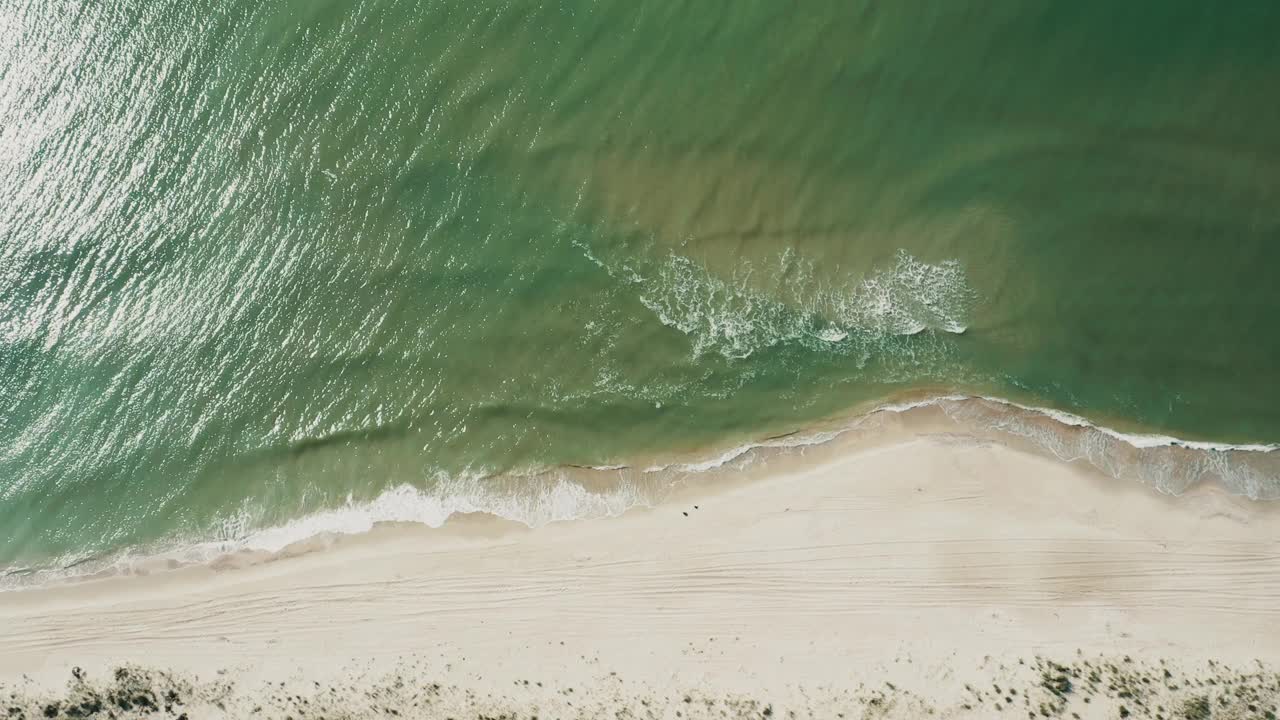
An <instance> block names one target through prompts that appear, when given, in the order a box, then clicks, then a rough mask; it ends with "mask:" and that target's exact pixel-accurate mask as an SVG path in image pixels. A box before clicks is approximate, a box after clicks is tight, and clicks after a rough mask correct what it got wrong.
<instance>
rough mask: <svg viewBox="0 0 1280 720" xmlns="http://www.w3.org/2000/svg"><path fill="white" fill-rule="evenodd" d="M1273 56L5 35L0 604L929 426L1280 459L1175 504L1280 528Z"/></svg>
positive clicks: (299, 25) (759, 17) (72, 3)
mask: <svg viewBox="0 0 1280 720" xmlns="http://www.w3.org/2000/svg"><path fill="white" fill-rule="evenodd" d="M1277 38H1280V5H1276V4H1275V3H1267V2H1237V3H1227V4H1220V5H1213V4H1206V3H1200V2H1190V1H1189V0H1160V1H1159V2H1155V1H1146V0H1142V1H1138V2H1130V3H1115V2H1110V1H1107V2H1103V1H1101V0H1075V1H1073V2H1061V1H1057V0H1055V1H1049V0H989V1H987V2H981V3H977V2H963V3H937V2H924V1H923V0H903V1H901V2H894V3H882V2H870V1H863V0H852V1H846V2H822V1H817V0H815V1H814V2H809V3H805V4H799V5H797V4H793V3H782V2H763V1H762V2H750V1H749V2H741V1H740V2H710V1H699V2H674V1H670V0H668V1H667V2H651V1H649V0H628V1H627V2H613V1H611V0H595V1H590V2H588V1H587V0H559V1H558V2H506V3H497V2H454V1H451V0H352V1H350V2H333V1H329V0H219V1H218V2H209V1H207V0H182V1H178V0H145V1H143V0H106V1H104V2H85V1H84V0H0V567H6V566H7V567H10V568H31V567H41V566H53V565H59V564H61V565H66V564H70V563H73V562H78V561H80V560H82V559H84V558H91V557H104V556H107V555H110V554H111V553H113V552H118V551H120V550H122V549H125V548H146V547H158V546H160V545H163V544H164V543H179V542H186V543H193V542H197V541H202V540H204V541H215V542H221V543H224V544H226V545H227V546H231V545H234V544H235V543H236V542H238V541H241V540H243V539H245V538H247V537H251V536H254V534H255V533H260V532H261V531H263V530H264V529H265V528H272V527H278V526H281V525H286V524H288V523H289V522H290V521H296V519H297V518H302V517H313V518H314V517H320V518H321V519H322V520H321V521H319V524H318V525H316V527H321V528H323V527H332V526H333V523H330V524H329V525H326V524H325V521H323V518H330V519H334V518H341V517H342V516H343V515H342V513H344V512H348V511H350V509H351V508H353V507H361V508H364V510H363V511H362V512H364V517H365V518H366V519H368V518H369V517H373V518H374V519H379V518H382V519H396V518H400V519H403V518H408V517H413V518H417V517H419V515H415V513H419V512H420V510H421V508H422V507H423V506H424V503H425V504H427V505H429V506H430V507H431V508H432V510H431V512H447V510H448V509H449V508H450V507H457V506H465V507H472V506H475V507H484V508H491V507H492V503H493V497H494V496H495V495H496V494H498V493H500V492H501V493H507V494H511V493H513V492H516V491H517V490H518V485H519V483H518V482H513V481H512V480H511V478H513V477H516V478H518V477H520V476H521V475H522V474H531V473H536V472H538V471H539V470H540V469H546V468H554V467H556V466H560V465H566V464H572V465H612V464H620V463H626V462H629V461H631V460H633V459H636V458H654V457H657V458H661V457H668V456H670V457H677V456H678V457H685V456H692V455H697V454H698V453H704V452H705V453H713V451H714V450H716V449H720V448H725V447H731V446H733V445H734V444H736V443H741V442H743V441H744V440H747V439H750V438H758V437H762V436H765V435H769V434H773V433H779V432H789V431H791V430H794V429H796V428H798V427H804V426H805V425H806V424H808V423H812V422H815V421H817V420H819V419H822V418H827V417H831V416H836V415H839V414H841V413H844V412H849V411H850V409H852V408H856V407H861V406H865V405H867V404H869V403H874V402H876V401H879V400H884V399H887V398H892V397H896V396H898V395H900V394H902V393H907V392H911V391H913V390H916V391H921V389H928V390H930V391H936V392H939V393H973V394H981V395H986V396H991V397H999V398H1009V399H1012V400H1015V401H1017V402H1019V403H1023V404H1025V405H1029V406H1042V407H1046V408H1053V409H1057V410H1062V411H1067V412H1070V413H1074V414H1076V415H1079V416H1082V417H1084V418H1088V419H1090V420H1091V421H1094V422H1096V423H1098V424H1101V425H1105V426H1107V427H1111V428H1117V429H1119V430H1122V431H1126V432H1135V433H1136V432H1142V433H1155V434H1161V435H1168V436H1174V437H1178V438H1184V439H1188V440H1196V441H1203V442H1206V443H1209V442H1212V443H1233V444H1249V445H1256V446H1261V447H1257V448H1253V449H1251V450H1224V449H1212V448H1209V446H1208V445H1205V446H1197V448H1198V449H1193V450H1192V451H1189V453H1190V454H1185V453H1184V455H1185V456H1179V458H1177V459H1176V460H1177V461H1178V462H1180V463H1182V465H1181V466H1180V467H1179V468H1178V469H1176V470H1170V471H1169V472H1171V473H1174V474H1177V475H1179V477H1184V478H1185V477H1191V479H1192V480H1195V479H1196V478H1197V477H1199V476H1198V475H1197V473H1201V474H1203V473H1208V471H1209V470H1212V471H1213V477H1214V478H1215V479H1217V480H1219V481H1224V482H1226V483H1227V484H1228V485H1229V486H1230V485H1232V483H1233V481H1234V480H1233V479H1239V478H1245V479H1246V480H1247V482H1246V480H1241V481H1240V482H1241V483H1243V484H1240V485H1239V486H1234V487H1233V489H1235V490H1237V491H1242V492H1248V493H1249V494H1252V495H1256V496H1265V497H1271V496H1275V495H1277V494H1280V474H1278V472H1277V470H1278V468H1280V465H1277V464H1276V463H1275V462H1274V461H1270V460H1267V461H1261V460H1258V458H1259V457H1263V456H1269V455H1271V454H1270V453H1267V452H1265V450H1266V448H1267V447H1269V446H1271V445H1273V444H1274V443H1276V442H1277V441H1280V410H1277V408H1278V407H1280V322H1278V321H1277V317H1280V278H1278V277H1277V272H1278V269H1280V94H1278V93H1280V91H1278V90H1277V88H1280V42H1277ZM1108 437H1110V436H1108ZM1139 444H1141V442H1140V443H1139ZM1106 462H1107V461H1106V460H1105V458H1104V460H1103V461H1102V464H1106ZM1095 464H1096V463H1095ZM1160 471H1161V472H1164V470H1160ZM1117 474H1120V473H1117ZM494 478H501V480H494ZM1152 482H1153V483H1154V484H1156V485H1158V486H1159V485H1161V483H1162V481H1161V480H1160V478H1159V477H1155V479H1154V480H1152ZM486 483H489V484H486ZM1245 485H1247V486H1248V488H1245V487H1244V486H1245ZM513 488H516V489H515V490H513ZM517 495H518V492H517ZM576 497H578V496H577V495H574V494H573V493H572V492H570V493H569V494H568V495H567V496H565V497H560V498H559V499H553V501H548V502H553V503H560V504H561V505H557V507H561V506H563V505H564V504H565V503H568V504H572V502H573V501H574V498H576ZM442 498H445V499H446V500H448V502H452V503H453V505H452V506H450V505H448V502H446V500H442ZM460 498H461V500H460ZM467 498H471V500H468V499H467ZM486 498H487V499H486ZM579 499H581V498H579ZM473 501H474V502H473ZM467 502H472V505H467ZM511 502H512V504H510V505H509V507H510V508H514V509H515V510H520V509H521V508H524V509H525V510H528V509H529V508H532V507H534V506H535V505H536V503H535V502H534V501H533V500H529V499H517V500H513V501H511ZM538 502H542V501H538ZM432 503H434V504H432ZM459 503H461V505H459ZM486 503H489V504H486ZM409 507H413V508H418V510H409V509H406V508H409ZM537 507H542V508H544V509H545V507H547V506H545V505H538V506H537ZM370 508H372V509H370ZM535 509H536V508H535ZM423 512H425V511H423ZM556 512H561V511H560V510H557V511H556ZM566 512H567V511H566ZM428 514H430V513H428ZM516 514H519V513H518V512H517V513H516ZM334 522H336V523H338V525H339V526H340V525H341V521H340V519H339V520H334Z"/></svg>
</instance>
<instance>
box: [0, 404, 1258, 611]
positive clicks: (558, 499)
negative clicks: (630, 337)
mask: <svg viewBox="0 0 1280 720" xmlns="http://www.w3.org/2000/svg"><path fill="white" fill-rule="evenodd" d="M982 403H986V404H987V405H988V406H987V407H986V408H984V407H983V406H982V405H981V404H982ZM991 405H994V406H997V407H1002V408H1005V409H1014V410H1017V411H1019V412H1021V413H1025V414H1026V415H1029V416H1031V419H1032V420H1034V418H1035V417H1040V418H1044V419H1046V420H1048V421H1051V422H1052V423H1056V424H1057V425H1060V426H1067V427H1073V428H1079V429H1081V430H1083V431H1084V433H1083V435H1081V436H1069V435H1065V434H1063V433H1061V432H1060V431H1055V430H1054V429H1053V428H1047V429H1046V428H1043V427H1042V426H1039V425H1036V424H1035V423H1034V422H1032V423H1028V422H1027V421H1026V420H1027V418H1026V417H1025V416H1023V417H1021V418H1020V417H1019V416H1018V415H1016V414H1013V413H1008V412H1005V413H999V414H997V413H993V412H991V409H990V406H991ZM928 407H939V408H940V409H941V410H942V411H943V412H944V414H945V415H946V416H947V417H950V418H952V419H953V420H955V421H957V422H960V423H970V424H972V423H973V422H975V421H977V422H980V423H981V426H980V428H979V429H986V430H989V431H993V432H1003V433H1009V434H1013V435H1017V436H1019V437H1023V438H1027V439H1030V440H1032V441H1033V442H1035V443H1036V444H1038V445H1039V446H1040V447H1042V448H1044V449H1046V450H1048V451H1050V452H1051V453H1053V454H1054V455H1055V456H1056V457H1058V458H1059V459H1061V460H1063V461H1074V460H1085V461H1087V462H1089V463H1090V464H1092V465H1094V466H1095V467H1097V468H1098V469H1099V470H1101V471H1103V472H1104V473H1106V474H1108V475H1110V476H1111V477H1115V478H1118V479H1129V480H1137V481H1139V482H1143V483H1144V484H1147V485H1150V486H1152V487H1155V488H1157V489H1159V490H1161V491H1164V492H1169V493H1172V494H1177V493H1179V492H1181V491H1183V490H1185V489H1186V488H1187V487H1189V486H1190V485H1192V484H1194V483H1196V482H1199V481H1201V480H1203V479H1207V478H1217V479H1218V480H1219V481H1220V482H1222V483H1223V484H1224V485H1225V486H1226V487H1227V489H1228V490H1229V491H1231V492H1234V493H1237V494H1241V495H1245V496H1247V497H1250V498H1254V499H1280V477H1278V476H1277V475H1276V474H1275V473H1274V472H1271V471H1270V470H1269V469H1265V468H1258V467H1254V466H1251V465H1249V464H1247V463H1242V462H1239V461H1238V460H1237V459H1238V458H1239V457H1240V455H1239V454H1240V453H1244V454H1246V456H1249V455H1252V456H1258V457H1266V456H1269V454H1270V453H1274V452H1275V451H1277V450H1280V445H1276V444H1269V445H1268V444H1258V443H1244V444H1235V443H1214V442H1205V441H1192V440H1183V439H1180V438H1176V437H1172V436H1168V435H1159V434H1145V433H1126V432H1121V431H1118V430H1115V429H1112V428H1107V427H1104V426H1100V425H1097V424H1094V423H1092V422H1090V421H1089V420H1087V419H1085V418H1083V417H1081V416H1079V415H1075V414H1073V413H1069V412H1065V411H1062V410H1056V409H1053V408H1043V407H1035V406H1029V405H1024V404H1021V403H1017V402H1014V401H1011V400H1005V399H1002V398H995V397H990V396H980V395H962V394H948V395H937V396H932V397H927V398H921V399H917V400H911V401H904V402H894V403H884V404H881V405H878V406H876V407H875V408H874V409H872V410H871V411H870V412H868V413H866V414H864V415H860V416H858V417H856V418H854V419H853V420H851V421H850V422H848V423H846V424H845V425H843V426H841V427H838V428H835V429H830V430H821V431H812V432H808V433H795V434H789V435H786V436H779V437H774V438H767V439H764V440H759V441H754V442H749V443H744V444H742V445H737V446H734V447H731V448H728V449H726V450H724V451H721V452H719V453H716V454H714V455H711V456H709V457H707V458H706V459H703V460H694V461H688V462H680V463H670V464H663V465H655V466H651V467H647V468H644V469H643V470H642V471H641V475H651V474H653V473H659V472H673V471H674V472H678V473H689V474H697V473H704V472H709V471H713V470H716V469H719V468H723V467H726V466H729V465H730V464H732V463H735V462H741V461H744V460H748V461H749V460H750V458H751V457H752V456H751V453H752V452H753V451H755V450H759V449H769V448H798V447H805V446H812V445H821V444H823V443H827V442H830V441H831V440H833V439H835V438H837V437H839V436H841V435H843V434H845V433H847V432H849V431H851V430H855V429H858V428H860V427H863V426H864V423H865V422H866V421H868V420H869V419H871V418H874V417H875V416H877V415H879V414H882V413H895V414H898V413H907V412H911V411H913V410H917V409H921V408H928ZM1117 443H1118V444H1120V445H1121V446H1123V447H1127V448H1130V449H1131V450H1132V451H1134V452H1136V453H1139V456H1138V457H1136V458H1135V457H1125V456H1124V454H1123V453H1121V452H1119V451H1118V447H1117V445H1116V444H1117ZM1170 448H1173V449H1180V450H1187V451H1195V452H1196V453H1197V455H1196V456H1193V458H1192V459H1191V460H1190V461H1189V460H1188V459H1187V457H1186V456H1174V455H1169V454H1168V453H1169V452H1170V451H1169V449H1170ZM1175 451H1176V450H1175ZM1153 453H1154V454H1153ZM590 469H592V470H596V471H599V472H612V473H618V478H617V479H618V482H616V483H613V484H612V486H611V487H610V488H609V489H607V490H602V491H595V490H590V489H588V488H587V487H585V486H583V485H581V484H579V483H577V482H574V481H572V480H570V479H568V478H567V477H565V476H564V475H563V474H561V473H557V472H554V471H552V472H549V473H544V474H542V475H538V476H526V477H520V478H507V479H506V481H503V480H501V479H494V478H485V477H482V476H461V477H454V478H451V477H443V476H442V477H439V478H437V483H436V485H435V487H433V488H432V489H430V490H423V489H419V488H415V487H412V486H409V485H401V486H398V487H395V488H392V489H389V490H387V491H386V492H384V493H382V494H381V495H379V496H378V497H376V498H374V499H373V500H371V501H367V502H357V501H348V502H347V503H346V504H345V505H343V506H341V507H338V508H333V509H329V510H323V511H320V512H316V513H313V514H310V515H306V516H303V517H300V518H298V519H295V520H291V521H289V522H285V523H283V524H280V525H275V526H270V527H265V528H254V527H252V526H253V524H254V523H252V522H251V520H250V516H249V514H248V513H242V514H241V515H240V516H238V517H236V518H232V519H230V520H229V521H228V522H227V523H226V524H225V525H224V526H223V527H222V528H221V529H220V530H219V531H218V532H217V533H216V536H217V538H218V539H217V540H213V541H209V540H202V541H198V542H185V541H184V542H174V543H172V544H171V545H170V549H168V550H159V551H157V550H155V549H152V550H150V551H147V552H145V553H143V552H138V551H130V552H125V553H121V554H118V555H115V556H113V557H111V558H105V559H103V560H99V561H91V562H84V561H77V564H76V565H75V566H74V567H72V568H66V565H68V564H70V561H71V560H72V559H67V560H68V562H64V563H56V565H62V566H63V569H58V568H56V567H53V566H50V567H49V568H46V569H42V570H39V571H37V572H34V573H31V574H28V575H21V574H15V575H13V576H11V577H8V578H0V591H4V590H11V589H16V588H18V587H25V586H29V585H32V584H39V583H41V582H44V581H45V580H50V579H66V578H70V577H75V576H85V575H93V574H98V573H102V572H118V573H129V572H137V571H139V570H140V569H141V570H142V571H145V570H146V569H149V568H165V567H171V566H173V565H175V564H188V563H199V562H209V561H212V560H214V559H215V558H217V557H220V556H225V555H228V554H231V553H235V552H238V551H258V552H267V553H275V552H279V551H281V550H283V549H285V548H287V547H289V546H291V545H294V544H296V543H300V542H304V541H307V540H310V539H313V538H317V537H323V536H334V535H355V534H361V533H365V532H368V531H370V530H372V529H373V528H374V527H375V526H376V525H377V524H378V523H389V522H402V523H415V524H421V525H425V526H428V527H440V526H442V525H444V524H445V523H446V522H447V521H448V520H449V518H450V517H452V516H453V515H455V514H465V513H487V514H490V515H494V516H497V517H500V518H504V519H506V520H511V521H514V522H519V523H522V524H524V525H527V526H529V527H540V526H542V525H546V524H548V523H553V522H562V521H569V520H584V519H592V518H605V517H615V516H617V515H621V514H622V513H624V512H626V511H627V510H630V509H632V508H635V507H646V506H651V505H652V504H653V503H654V502H656V501H657V500H658V499H659V498H658V497H657V495H656V494H655V490H654V488H655V487H656V486H655V485H654V484H652V483H645V482H639V483H637V482H630V481H628V479H627V477H626V471H627V470H628V466H625V465H605V466H599V467H593V468H590ZM633 477H634V476H633Z"/></svg>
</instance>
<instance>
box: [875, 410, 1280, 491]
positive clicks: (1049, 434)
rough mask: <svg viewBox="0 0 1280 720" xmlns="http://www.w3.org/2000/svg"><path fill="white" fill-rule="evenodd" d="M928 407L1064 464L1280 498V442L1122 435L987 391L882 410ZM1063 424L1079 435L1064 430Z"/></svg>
mask: <svg viewBox="0 0 1280 720" xmlns="http://www.w3.org/2000/svg"><path fill="white" fill-rule="evenodd" d="M929 405H937V406H939V407H940V408H941V409H942V410H943V412H944V413H945V414H946V416H947V417H949V418H951V419H952V420H954V421H956V422H958V423H960V424H961V425H963V426H967V427H970V428H972V429H974V430H976V431H978V432H984V431H985V432H993V433H1000V434H1004V435H1007V436H1015V437H1019V438H1023V439H1024V440H1028V441H1030V442H1031V443H1032V444H1033V445H1035V446H1037V447H1039V448H1040V449H1042V450H1043V451H1046V452H1048V453H1050V454H1051V455H1053V456H1054V457H1055V458H1057V459H1059V460H1061V461H1063V462H1075V461H1083V462H1087V463H1089V464H1090V465H1092V466H1093V467H1094V468H1096V469H1097V470H1099V471H1101V472H1102V473H1104V474H1106V475H1108V476H1110V477H1112V478H1116V479H1118V480H1129V481H1137V482H1140V483H1143V484H1145V485H1147V486H1150V487H1153V488H1155V489H1157V490H1159V491H1161V492H1165V493H1169V494H1172V495H1178V494H1181V493H1182V492H1184V491H1186V490H1187V489H1188V488H1190V487H1192V486H1194V485H1197V484H1199V483H1203V482H1217V483H1218V484H1220V485H1221V486H1222V487H1224V488H1225V489H1226V490H1227V491H1229V492H1232V493H1235V494H1237V495H1243V496H1245V497H1249V498H1251V499H1254V500H1275V499H1280V462H1277V461H1276V460H1275V459H1273V455H1272V453H1274V452H1275V451H1276V450H1280V445H1275V444H1270V445H1268V444H1260V443H1221V442H1207V441H1197V440H1184V439H1182V438H1176V437H1173V436H1170V435H1162V434H1152V433H1128V432H1122V431H1119V430H1116V429H1114V428H1109V427H1105V426H1102V425H1098V424H1095V423H1093V422H1090V421H1089V420H1088V419H1086V418H1083V417H1081V416H1079V415H1076V414H1074V413H1069V412H1065V411H1062V410H1056V409H1053V408H1043V407H1034V406H1028V405H1023V404H1021V403H1017V402H1013V401H1010V400H1005V399H1002V398H994V397H988V396H965V395H949V396H942V397H937V398H931V399H925V400H920V401H915V402H911V403H903V404H901V405H886V406H882V407H881V408H880V409H881V410H887V411H893V412H905V411H908V410H911V409H914V408H918V407H924V406H929ZM1013 411H1016V412H1013ZM1063 428H1074V429H1078V430H1079V432H1076V433H1065V432H1062V429H1063Z"/></svg>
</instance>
